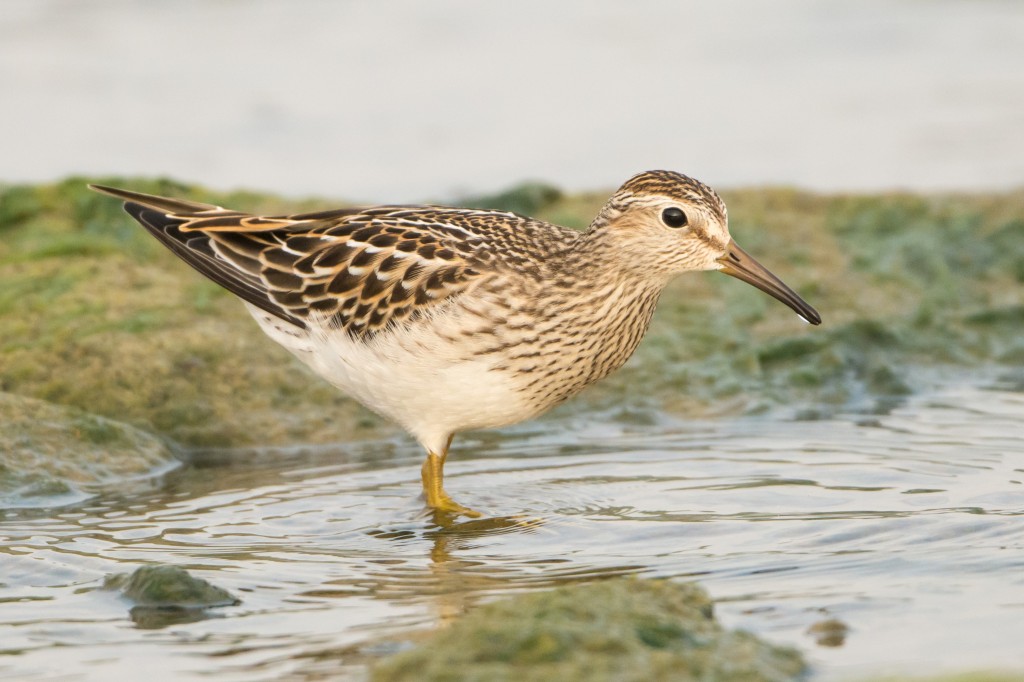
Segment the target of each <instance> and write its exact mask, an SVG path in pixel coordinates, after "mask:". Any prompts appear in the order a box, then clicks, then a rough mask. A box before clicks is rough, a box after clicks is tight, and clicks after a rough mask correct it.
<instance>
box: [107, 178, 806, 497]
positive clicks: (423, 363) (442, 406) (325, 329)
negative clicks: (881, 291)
mask: <svg viewBox="0 0 1024 682" xmlns="http://www.w3.org/2000/svg"><path fill="white" fill-rule="evenodd" d="M92 188H93V189H95V190H97V191H100V192H103V193H105V194H109V195H111V196H114V197H117V198H119V199H122V200H124V201H125V210H126V211H127V212H128V213H129V214H131V216H132V217H133V218H135V219H136V220H137V221H138V222H139V223H140V224H142V226H143V227H145V228H146V229H147V230H148V231H149V232H150V233H151V234H153V236H155V237H156V238H157V239H158V240H160V242H162V243H163V244H164V245H165V246H166V247H167V248H169V249H170V250H171V251H173V252H174V253H175V254H176V255H177V256H179V257H180V258H182V259H183V260H184V261H185V262H186V263H188V264H189V265H191V266H192V267H194V268H195V269H196V270H198V271H199V272H201V273H202V274H204V275H206V276H207V277H209V278H210V279H212V280H213V281H214V282H217V283H218V284H220V285H222V286H224V287H225V288H227V289H228V290H230V291H231V292H233V293H234V294H236V295H237V296H239V297H240V298H241V299H242V300H243V301H245V305H246V307H247V308H248V309H249V312H250V313H251V314H252V315H253V317H255V318H256V321H257V323H259V325H260V327H261V328H262V329H263V331H264V332H266V333H267V335H268V336H270V338H272V339H273V340H275V341H277V342H278V343H280V344H281V345H282V346H284V347H285V348H287V349H288V350H289V351H291V352H292V353H294V354H295V355H296V356H297V357H298V358H299V359H300V360H302V361H303V362H305V363H306V364H307V365H309V366H310V367H311V368H312V369H313V371H314V372H316V373H317V374H319V375H320V376H322V377H323V378H325V379H326V380H327V381H329V382H331V383H332V384H334V385H335V386H337V387H338V388H340V389H341V390H343V391H345V392H346V393H347V394H349V395H350V396H352V397H354V398H355V399H356V400H358V401H359V402H361V403H362V404H363V405H365V406H366V407H368V408H370V409H371V410H373V411H375V412H377V413H379V414H381V415H382V416H384V417H386V418H388V419H390V420H393V421H394V422H397V423H398V424H399V425H401V426H402V427H404V428H405V429H406V430H407V431H409V433H411V434H412V435H413V436H415V437H416V439H417V440H418V441H419V442H420V443H421V444H422V445H423V447H424V448H425V449H426V451H427V457H426V461H425V462H424V464H423V470H422V474H423V492H424V497H425V498H426V503H427V505H428V506H429V507H430V508H432V509H434V510H436V511H438V512H442V513H447V514H450V515H455V514H464V515H467V516H476V515H478V514H477V513H476V512H474V511H473V510H470V509H467V508H466V507H463V506H462V505H460V504H458V503H456V502H455V501H454V500H452V498H451V497H449V496H448V494H447V493H446V492H445V490H444V487H443V467H444V462H445V458H446V457H447V456H448V448H449V446H450V445H451V441H452V437H453V436H454V435H455V434H456V433H458V432H460V431H467V430H471V429H484V428H492V427H497V426H504V425H507V424H513V423H515V422H519V421H522V420H524V419H529V418H531V417H535V416H537V415H539V414H541V413H543V412H545V411H546V410H549V409H551V408H552V407H554V406H555V405H557V404H559V403H561V402H562V401H564V400H566V399H567V398H569V397H571V396H573V395H575V394H576V393H578V392H579V391H580V390H582V389H583V388H584V387H586V386H588V385H589V384H592V383H594V382H595V381H597V380H599V379H601V378H602V377H605V376H607V375H608V374H609V373H611V372H613V371H614V370H616V369H618V368H619V367H621V366H622V365H623V363H625V362H626V360H627V359H628V358H629V356H630V355H632V353H633V351H634V350H635V349H636V347H637V345H638V344H639V343H640V339H641V338H642V337H643V335H644V333H645V332H646V331H647V327H648V324H649V323H650V321H651V316H652V315H653V313H654V308H655V305H656V304H657V302H658V298H659V296H660V295H661V292H662V290H663V289H664V287H665V285H666V284H668V282H669V281H670V280H671V279H672V278H674V277H675V276H677V275H680V274H682V273H684V272H689V271H691V270H719V271H721V272H724V273H726V274H728V275H732V276H733V277H737V278H739V279H741V280H743V281H745V282H749V283H750V284H753V285H754V286H756V287H758V288H759V289H761V290H763V291H765V292H767V293H769V294H771V295H772V296H774V297H775V298H777V299H779V300H780V301H782V302H783V303H785V304H786V305H788V306H789V307H790V308H792V309H793V310H795V311H796V312H797V313H798V314H799V315H800V316H801V317H802V318H804V319H805V320H807V321H808V322H810V323H812V324H818V323H820V322H821V318H820V317H819V315H818V313H817V312H816V311H815V310H814V308H812V307H811V306H810V305H808V304H807V303H806V302H805V301H804V300H803V299H801V298H800V297H799V296H798V295H797V294H796V293H794V292H793V290H792V289H790V288H789V287H787V286H786V285H785V284H783V283H782V281H781V280H779V279H778V278H777V277H775V276H774V275H772V274H771V273H770V272H769V271H768V270H766V269H765V268H764V267H762V266H761V265H760V264H759V263H758V262H757V261H755V260H754V259H753V258H751V257H750V256H749V255H748V254H747V253H746V252H744V251H743V250H741V249H740V248H739V247H738V246H737V245H736V244H735V243H734V242H733V241H732V239H731V238H730V236H729V228H728V222H727V218H726V209H725V204H724V203H723V202H722V200H721V199H720V198H719V197H718V195H717V194H716V193H715V192H714V190H712V189H711V188H710V187H708V186H707V185H705V184H703V183H701V182H699V181H697V180H694V179H693V178H689V177H686V176H685V175H681V174H679V173H674V172H669V171H649V172H646V173H640V174H639V175H636V176H634V177H632V178H631V179H629V180H628V181H627V182H626V183H625V184H624V185H622V187H620V188H619V189H618V191H616V192H615V194H614V195H612V197H611V199H609V200H608V202H607V203H606V204H605V205H604V207H603V208H602V209H601V211H600V212H599V213H598V214H597V217H596V218H594V221H593V223H592V224H591V225H590V227H589V229H587V230H586V231H582V232H577V231H575V230H571V229H568V228H565V227H560V226H557V225H552V224H549V223H545V222H541V221H539V220H534V219H532V218H527V217H524V216H521V215H517V214H515V213H508V212H504V211H493V210H473V209H464V208H443V207H438V206H375V207H372V208H342V209H338V210H333V211H322V212H318V213H305V214H299V215H290V216H272V217H263V216H253V215H248V214H245V213H240V212H238V211H232V210H228V209H224V208H220V207H218V206H211V205H208V204H200V203H195V202H191V201H184V200H180V199H168V198H163V197H156V196H150V195H146V194H139V193H136V192H130V191H128V190H123V189H114V188H111V187H102V186H92Z"/></svg>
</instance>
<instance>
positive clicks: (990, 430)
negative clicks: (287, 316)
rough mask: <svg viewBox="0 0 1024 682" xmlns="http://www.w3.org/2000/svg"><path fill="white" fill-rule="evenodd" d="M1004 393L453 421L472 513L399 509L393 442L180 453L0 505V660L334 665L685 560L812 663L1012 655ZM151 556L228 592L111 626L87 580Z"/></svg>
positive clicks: (83, 673)
mask: <svg viewBox="0 0 1024 682" xmlns="http://www.w3.org/2000/svg"><path fill="white" fill-rule="evenodd" d="M1019 389H1020V387H1019V386H1012V385H1010V384H1002V385H994V386H993V385H991V384H986V385H984V386H979V385H976V384H974V383H963V382H959V383H951V384H947V385H946V386H945V387H943V388H941V389H937V390H935V391H934V392H932V393H931V394H929V395H926V396H921V397H915V398H913V399H911V400H909V401H908V402H907V403H906V404H905V405H903V406H901V407H898V408H897V409H895V410H893V411H892V412H890V413H889V414H885V415H873V416H872V415H863V414H859V415H848V416H846V417H843V418H838V419H834V420H822V421H792V420H787V419H781V418H779V417H778V416H771V417H758V418H743V419H730V420H721V421H706V422H687V423H679V422H674V421H670V420H667V419H666V420H663V421H661V422H660V423H657V424H645V425H639V424H638V425H635V426H621V425H618V426H613V425H608V424H606V423H602V421H601V420H600V419H598V418H596V417H591V418H578V417H577V418H564V417H563V418H561V419H558V418H556V419H549V420H546V421H542V422H539V423H535V424H533V425H527V426H524V427H521V428H518V429H512V430H508V431H505V432H503V433H499V434H495V433H489V434H480V435H475V436H464V437H463V438H462V439H461V441H460V445H461V447H460V449H459V452H458V454H457V455H456V456H455V459H453V460H452V461H451V463H450V464H449V488H450V490H451V491H453V492H455V493H457V497H458V498H459V499H460V501H462V502H464V503H466V504H469V505H471V506H474V507H477V508H480V509H484V510H487V511H488V512H489V513H490V514H491V515H492V516H493V517H495V518H492V519H491V520H486V521H474V522H467V523H465V524H463V525H461V526H455V527H451V528H439V527H437V526H436V525H434V524H433V523H432V521H431V520H430V519H427V518H424V517H423V516H422V515H420V513H419V512H420V507H419V502H418V500H417V499H416V497H417V493H418V489H419V464H420V453H419V452H418V450H417V449H416V447H415V446H414V445H413V444H411V443H410V442H408V441H406V440H404V439H395V440H389V441H384V442H370V443H357V444H344V445H338V446H334V447H329V448H316V449H313V448H310V449H302V448H295V449H291V450H280V451H268V452H262V453H260V452H252V451H218V452H207V453H201V454H197V456H196V460H195V461H194V462H193V463H192V464H190V465H188V466H186V467H183V468H182V469H180V470H179V471H176V472H175V473H173V474H171V475H168V476H165V477H164V478H163V479H162V480H160V481H157V482H153V483H151V484H148V485H143V484H137V485H135V486H134V487H128V488H121V489H117V490H104V491H101V494H100V495H98V496H97V497H96V498H94V499H92V500H90V501H88V502H86V503H83V504H80V505H78V506H70V507H62V508H55V509H10V510H7V511H6V512H5V513H3V516H2V520H0V676H2V677H8V678H15V679H19V680H56V679H60V680H73V679H84V678H86V677H88V678H90V679H108V680H128V679H137V678H138V674H139V673H140V671H145V672H146V675H147V677H148V678H150V679H154V680H155V679H171V678H173V679H182V680H190V679H192V680H199V679H209V678H211V677H214V676H215V677H216V679H218V680H258V679H268V680H269V679H281V678H283V677H287V676H289V675H291V676H293V677H295V678H299V679H301V678H307V677H310V676H314V675H316V674H323V673H325V672H329V673H330V674H331V675H335V676H336V675H338V674H339V671H342V672H345V673H347V675H346V677H351V678H352V679H359V678H360V677H361V676H362V675H363V674H364V672H365V665H366V663H367V661H370V660H372V659H374V658H375V657H378V656H381V655H384V654H386V653H387V652H389V651H392V650H394V648H395V647H396V646H398V644H396V642H399V643H400V642H401V641H402V638H403V633H405V632H407V631H408V630H410V629H416V628H429V627H431V626H435V625H437V624H438V623H440V622H443V621H445V620H447V619H450V618H454V617H457V616H458V614H460V613H461V612H463V611H464V610H465V609H466V608H470V607H472V605H473V604H474V603H477V602H479V601H481V600H484V599H489V598H493V597H495V596H498V595H502V594H508V593H512V592H517V591H522V590H535V589H540V588H544V587H549V586H553V585H557V584H565V583H571V582H578V581H587V580H594V579H599V578H602V577H607V576H612V575H622V574H639V575H644V576H663V577H671V578H677V579H682V580H690V579H695V580H699V581H700V582H701V583H703V584H704V585H705V586H706V587H707V588H708V589H709V590H710V592H711V593H712V594H713V595H714V596H715V597H716V599H718V600H720V601H719V606H718V612H719V616H720V617H721V618H722V620H723V621H724V622H725V624H726V625H728V626H730V627H742V628H746V629H749V630H753V631H755V632H757V633H759V634H761V635H762V636H764V637H767V638H768V639H770V640H772V641H776V642H781V643H788V644H793V645H797V646H799V647H800V648H801V649H803V650H804V651H806V652H808V655H809V658H810V660H811V661H812V663H813V664H814V665H815V667H816V670H817V671H818V673H819V675H820V676H821V678H822V679H840V678H849V677H852V676H856V675H861V674H873V673H879V672H894V671H895V672H900V671H919V670H920V671H924V672H936V671H951V670H959V669H963V668H989V667H998V666H1004V667H1011V668H1016V669H1021V668H1024V649H1022V648H1021V646H1020V642H1021V640H1022V638H1024V432H1022V429H1021V426H1020V424H1021V418H1022V417H1024V393H1021V392H1020V390H1019ZM503 516H518V517H519V520H518V522H503V521H502V520H501V518H500V517H503ZM523 519H527V520H530V521H532V523H530V522H528V523H524V522H523ZM151 562H159V563H170V564H174V565H178V566H182V567H185V568H187V569H189V570H190V571H192V572H193V573H195V574H196V575H198V576H201V577H204V578H206V579H209V580H210V581H212V582H214V583H215V584H217V585H220V586H222V587H225V588H227V589H228V590H230V591H231V592H233V593H234V594H236V595H238V596H239V597H241V599H242V600H243V601H242V603H241V605H239V606H236V607H229V608H222V609H217V610H215V611H212V612H211V614H210V615H211V616H212V617H210V618H207V619H205V620H198V621H194V622H179V623H167V622H157V623H154V622H147V621H145V620H140V621H139V622H133V620H132V619H131V618H130V617H129V614H128V608H129V605H128V604H127V603H125V602H123V601H122V600H121V599H120V598H118V597H117V596H116V595H115V594H114V593H111V592H107V591H104V590H102V589H100V586H101V583H102V579H103V577H104V575H106V574H109V573H114V572H126V571H130V570H132V569H134V568H136V567H138V566H140V565H143V564H146V563H151ZM827 618H837V619H839V620H841V621H843V622H844V623H846V624H847V625H848V626H849V628H850V631H849V634H848V635H847V637H846V639H845V642H843V643H842V644H841V645H840V646H823V645H819V644H817V643H816V641H815V637H814V636H812V635H809V634H807V632H806V631H807V629H808V628H809V627H810V626H812V625H813V624H814V623H817V622H819V621H822V620H824V619H827Z"/></svg>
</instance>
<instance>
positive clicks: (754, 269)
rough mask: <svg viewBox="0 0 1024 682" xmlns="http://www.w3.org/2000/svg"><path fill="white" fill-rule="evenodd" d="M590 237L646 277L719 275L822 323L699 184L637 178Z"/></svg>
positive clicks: (663, 175) (670, 175) (660, 175)
mask: <svg viewBox="0 0 1024 682" xmlns="http://www.w3.org/2000/svg"><path fill="white" fill-rule="evenodd" d="M589 233H590V234H592V235H595V236H599V240H600V241H601V242H602V243H603V244H604V245H605V246H606V247H608V248H609V249H611V250H612V251H613V252H616V256H617V259H621V261H622V262H623V263H625V264H627V267H628V268H629V269H630V270H633V271H635V272H638V273H641V274H642V275H643V276H645V277H653V278H663V279H669V278H671V277H674V276H675V275H679V274H682V273H683V272H689V271H693V270H719V271H721V272H724V273H725V274H727V275H731V276H733V277H736V278H737V279H741V280H743V281H744V282H747V283H748V284H752V285H754V286H755V287H757V288H758V289H760V290H762V291H764V292H766V293H768V294H770V295H771V296H774V297H775V298H777V299H778V300H780V301H782V302H783V303H785V304H786V305H787V306H789V307H790V308H792V309H793V310H794V311H796V313H797V314H798V315H799V316H800V317H802V318H803V319H805V320H807V321H808V322H810V323H811V324H820V323H821V316H820V315H818V312H817V311H816V310H815V309H814V308H812V307H811V306H810V305H809V304H808V303H807V302H806V301H804V300H803V299H802V298H800V296H798V295H797V294H796V292H794V291H793V290H792V289H790V288H789V287H788V286H786V285H785V283H783V282H782V280H780V279H779V278H778V277H776V276H775V275H773V274H772V273H771V272H769V271H768V269H766V268H765V267H764V266H762V265H761V264H760V263H758V262H757V261H756V260H754V259H753V258H752V257H751V256H750V255H749V254H748V253H747V252H746V251H744V250H743V249H741V248H740V247H739V246H737V245H736V243H735V242H734V241H733V240H732V237H731V236H730V235H729V219H728V214H727V213H726V208H725V202H723V201H722V199H721V198H720V197H719V196H718V194H716V193H715V191H714V190H713V189H711V188H710V187H708V186H707V185H705V184H704V183H702V182H700V181H699V180H695V179H693V178H690V177H687V176H685V175H682V174H680V173H675V172H672V171H647V172H644V173H640V174H639V175H634V176H633V177H632V178H630V179H629V180H627V181H626V183H625V184H624V185H622V187H620V188H619V189H618V191H616V192H615V194H614V195H612V198H611V199H609V200H608V203H607V204H605V206H604V208H602V209H601V212H600V213H599V214H598V216H597V218H595V219H594V222H593V224H592V225H591V227H590V230H589Z"/></svg>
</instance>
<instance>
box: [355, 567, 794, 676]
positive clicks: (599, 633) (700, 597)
mask: <svg viewBox="0 0 1024 682" xmlns="http://www.w3.org/2000/svg"><path fill="white" fill-rule="evenodd" d="M712 611H713V608H712V603H711V601H710V599H709V598H708V596H707V594H706V593H705V592H704V591H703V590H702V589H700V588H699V587H697V586H696V585H693V584H680V583H674V582H669V581H662V580H641V579H635V578H617V579H613V580H608V581H604V582H601V583H595V584H589V585H573V586H568V587H561V588H558V589H555V590H551V591H547V592H540V593H533V594H528V595H521V596H517V597H513V598H510V599H505V600H502V601H499V602H494V603H492V604H487V605H485V606H482V607H479V608H477V609H476V610H474V611H472V612H470V613H469V614H468V615H466V616H465V617H463V618H461V619H460V620H458V621H456V622H455V623H454V624H452V625H451V626H450V627H448V628H446V629H444V630H442V631H440V632H437V633H435V634H434V635H433V636H431V637H430V638H429V639H427V640H426V641H424V642H423V643H421V644H420V645H419V646H418V647H416V648H415V649H413V650H410V651H407V652H404V653H400V654H398V655H395V656H392V657H391V658H390V659H386V660H385V661H383V662H382V663H381V664H379V665H378V666H376V667H375V668H374V670H373V673H372V679H373V680H375V681H376V682H398V681H401V680H424V681H431V680H466V681H469V680H480V681H484V680H486V681H488V682H491V681H493V682H500V681H501V680H516V681H519V680H524V681H529V680H538V681H539V680H560V681H561V682H575V681H577V680H579V681H586V682H600V681H603V680H608V681H611V680H615V681H622V682H628V681H630V680H636V681H641V680H643V681H647V680H658V679H672V680H680V681H685V680H701V681H703V682H717V681H723V680H736V681H737V682H739V681H740V680H742V681H744V682H759V681H767V680H780V681H781V680H793V679H797V678H798V677H799V676H800V674H801V673H802V672H803V670H804V663H803V661H802V660H801V658H800V656H799V654H797V653H796V652H795V651H793V650H791V649H786V648H781V647H774V646H772V645H769V644H767V643H765V642H762V641H760V640H758V639H757V638H755V637H754V636H753V635H750V634H748V633H744V632H736V631H732V632H730V631H726V630H723V629H722V627H721V626H720V625H719V624H718V623H717V622H716V621H715V619H714V617H713V615H712Z"/></svg>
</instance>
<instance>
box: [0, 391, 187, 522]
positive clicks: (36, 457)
mask: <svg viewBox="0 0 1024 682" xmlns="http://www.w3.org/2000/svg"><path fill="white" fill-rule="evenodd" d="M175 461H176V460H175V459H174V456H173V455H172V454H171V452H170V450H168V449H167V447H166V446H165V445H164V444H163V443H162V442H161V441H160V440H159V439H158V438H156V437H155V436H152V435H150V434H148V433H145V432H144V431H140V430H139V429H136V428H134V427H132V426H129V425H127V424H122V423H120V422H116V421H113V420H111V419H106V418H104V417H98V416H95V415H91V414H87V413H85V412H82V411H80V410H76V409H73V408H66V407H61V406H59V405H53V404H51V403H48V402H46V401H43V400H36V399H35V398H27V397H24V396H18V395H13V394H10V393H0V505H12V506H22V505H29V504H32V503H33V501H35V502H36V503H53V502H54V501H55V500H56V501H64V500H63V499H62V498H69V499H76V498H81V497H84V494H82V493H80V492H79V491H78V490H77V486H79V485H88V484H97V483H110V482H113V481H116V480H119V479H122V478H126V477H138V476H144V475H147V474H149V473H151V472H153V471H154V469H156V468H158V467H166V466H169V465H172V464H173V463H174V462H175Z"/></svg>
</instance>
